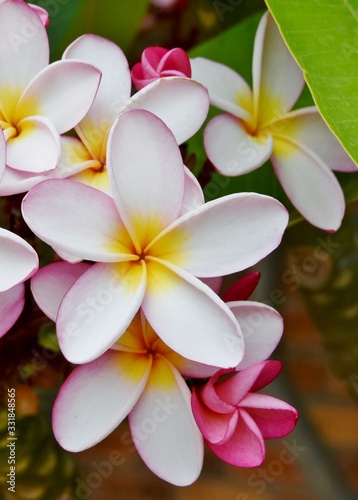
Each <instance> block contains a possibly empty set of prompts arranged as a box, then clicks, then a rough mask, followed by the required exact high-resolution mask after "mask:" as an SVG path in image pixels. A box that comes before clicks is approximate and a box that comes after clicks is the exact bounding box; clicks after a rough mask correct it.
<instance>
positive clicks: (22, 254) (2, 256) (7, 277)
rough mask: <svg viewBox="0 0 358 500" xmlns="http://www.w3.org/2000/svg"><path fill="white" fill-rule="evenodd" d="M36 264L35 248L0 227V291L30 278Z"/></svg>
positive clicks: (36, 266)
mask: <svg viewBox="0 0 358 500" xmlns="http://www.w3.org/2000/svg"><path fill="white" fill-rule="evenodd" d="M38 266H39V260H38V257H37V253H36V252H35V250H34V249H33V248H32V247H31V246H30V245H29V244H28V243H27V242H26V241H25V240H23V239H22V238H20V236H17V235H16V234H14V233H11V232H10V231H7V230H6V229H2V228H0V292H4V291H6V290H8V289H9V288H12V287H13V286H15V285H17V284H18V283H21V282H23V281H25V280H26V279H28V278H30V277H31V276H32V275H33V274H35V272H36V271H37V269H38Z"/></svg>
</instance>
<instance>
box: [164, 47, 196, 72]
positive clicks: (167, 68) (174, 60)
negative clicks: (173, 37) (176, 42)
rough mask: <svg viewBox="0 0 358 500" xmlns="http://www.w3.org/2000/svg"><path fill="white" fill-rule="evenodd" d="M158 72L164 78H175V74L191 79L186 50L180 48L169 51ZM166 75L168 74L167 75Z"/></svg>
mask: <svg viewBox="0 0 358 500" xmlns="http://www.w3.org/2000/svg"><path fill="white" fill-rule="evenodd" d="M158 71H159V72H160V73H161V75H162V76H174V74H177V75H178V76H186V77H188V78H190V76H191V66H190V60H189V57H188V55H187V53H186V52H185V50H183V49H181V48H180V47H175V48H174V49H171V50H168V51H167V53H166V54H165V55H164V56H163V57H162V58H161V60H160V62H159V65H158ZM174 72H175V73H174ZM165 73H168V74H167V75H166V74H165Z"/></svg>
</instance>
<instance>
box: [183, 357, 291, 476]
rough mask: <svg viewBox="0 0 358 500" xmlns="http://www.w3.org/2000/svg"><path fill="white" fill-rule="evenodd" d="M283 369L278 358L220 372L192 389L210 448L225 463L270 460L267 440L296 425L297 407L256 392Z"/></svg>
mask: <svg viewBox="0 0 358 500" xmlns="http://www.w3.org/2000/svg"><path fill="white" fill-rule="evenodd" d="M237 370H240V371H237ZM280 370H281V363H280V362H279V361H261V362H260V363H257V364H254V365H252V366H248V367H246V368H244V369H241V367H240V366H238V367H237V369H236V371H235V370H220V371H218V372H217V373H216V374H215V375H214V376H213V377H212V378H211V379H210V380H209V382H207V383H206V384H205V385H204V386H201V387H194V388H193V394H192V409H193V413H194V417H195V420H196V422H197V424H198V426H199V429H200V430H201V432H202V433H203V436H204V439H205V442H206V443H207V445H208V446H209V448H210V449H211V450H212V451H213V452H214V453H215V454H216V455H217V456H218V457H219V458H221V459H222V460H224V461H225V462H228V463H229V464H232V465H237V466H239V467H257V466H258V465H261V464H262V462H263V461H264V459H265V444H264V439H267V438H278V437H283V436H286V435H287V434H289V433H290V432H291V431H292V430H293V429H294V427H295V425H296V422H297V418H298V415H297V411H296V410H295V408H293V407H292V406H290V405H289V404H287V403H285V402H284V401H281V400H280V399H277V398H274V397H272V396H267V395H265V394H261V393H260V394H256V393H257V391H259V390H260V389H262V388H263V387H265V386H266V385H267V384H269V383H270V382H272V380H274V379H275V378H276V377H277V375H278V374H279V372H280ZM223 375H225V377H222V376H223ZM228 375H231V376H229V377H228Z"/></svg>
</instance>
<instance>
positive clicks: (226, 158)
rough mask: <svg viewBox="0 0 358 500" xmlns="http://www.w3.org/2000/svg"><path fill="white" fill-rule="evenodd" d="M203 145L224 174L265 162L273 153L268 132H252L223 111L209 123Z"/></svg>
mask: <svg viewBox="0 0 358 500" xmlns="http://www.w3.org/2000/svg"><path fill="white" fill-rule="evenodd" d="M204 146H205V151H206V154H207V155H208V158H209V160H210V161H211V163H212V164H213V165H214V167H215V168H216V169H217V170H218V171H219V172H220V173H221V174H223V175H228V176H236V175H242V174H246V173H247V172H251V171H252V170H255V169H256V168H258V167H260V166H261V165H263V164H264V163H265V162H266V161H267V160H268V159H269V158H270V156H271V153H272V148H273V140H272V137H271V135H270V134H268V133H267V132H263V133H261V134H260V135H259V136H253V135H251V134H250V133H249V132H248V131H247V130H246V128H245V127H244V124H243V122H241V121H240V120H238V119H237V118H235V117H234V116H232V115H228V114H221V115H218V116H215V118H213V119H212V120H210V122H209V123H208V124H207V126H206V128H205V131H204Z"/></svg>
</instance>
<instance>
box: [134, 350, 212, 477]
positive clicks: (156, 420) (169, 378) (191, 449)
mask: <svg viewBox="0 0 358 500" xmlns="http://www.w3.org/2000/svg"><path fill="white" fill-rule="evenodd" d="M128 418H129V424H130V428H131V433H132V437H133V440H134V443H135V445H136V447H137V450H138V452H139V454H140V456H141V457H142V459H143V460H144V462H145V463H146V465H147V466H148V467H149V468H150V469H151V470H152V471H153V472H154V473H155V474H156V475H157V476H159V477H160V478H162V479H164V480H165V481H168V482H169V483H172V484H175V485H177V486H187V485H189V484H191V483H193V482H194V481H195V480H196V479H197V478H198V476H199V474H200V472H201V469H202V465H203V455H204V449H203V438H202V435H201V433H200V431H199V429H198V427H197V425H196V423H195V420H194V417H193V414H192V411H191V404H190V390H189V388H188V386H187V385H186V383H185V382H184V380H183V378H182V377H181V375H180V374H179V373H178V372H177V370H176V369H175V368H174V367H173V366H171V365H170V364H169V363H167V362H166V361H164V360H160V359H158V360H154V365H153V368H152V371H151V374H150V376H149V380H148V383H147V385H146V387H145V389H144V391H143V393H142V395H141V396H140V398H139V400H138V402H137V404H136V405H135V406H134V408H133V410H132V411H131V412H130V414H129V417H128Z"/></svg>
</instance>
